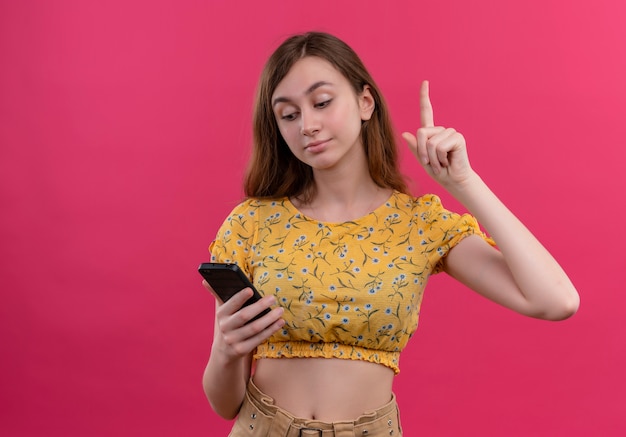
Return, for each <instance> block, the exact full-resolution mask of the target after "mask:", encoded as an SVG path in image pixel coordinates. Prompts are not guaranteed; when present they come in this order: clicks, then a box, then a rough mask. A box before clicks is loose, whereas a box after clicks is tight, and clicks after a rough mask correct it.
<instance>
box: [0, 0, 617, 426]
mask: <svg viewBox="0 0 626 437" xmlns="http://www.w3.org/2000/svg"><path fill="white" fill-rule="evenodd" d="M624 5H625V3H624V2H622V1H621V0H613V1H609V0H596V1H593V2H592V1H562V2H558V1H552V2H551V1H545V0H527V1H524V2H504V1H503V2H496V1H471V2H470V1H466V0H449V1H431V2H416V1H395V2H380V1H379V2H368V1H364V0H356V1H326V0H319V1H316V2H299V1H292V2H285V3H284V4H283V3H282V2H275V1H274V2H270V1H261V2H252V1H250V2H241V1H226V0H224V1H215V2H207V1H174V0H172V1H165V0H151V1H148V0H143V1H138V0H132V1H126V0H114V1H111V0H109V1H82V0H74V1H60V0H59V1H54V2H52V1H45V0H42V1H35V0H31V1H24V2H18V1H2V2H0V261H1V262H0V298H1V302H0V357H1V358H2V359H0V435H7V436H42V435H45V436H86V435H89V436H113V435H115V436H137V435H150V436H174V435H176V436H207V435H211V436H213V435H215V436H220V435H226V432H227V431H226V430H227V429H229V426H230V424H229V423H228V422H226V421H224V420H222V419H220V418H218V417H217V416H216V415H215V414H213V413H212V411H211V410H210V408H209V405H208V403H206V401H205V400H204V395H203V393H202V389H201V385H200V378H201V374H202V371H203V368H204V365H205V362H206V359H207V357H208V353H209V345H210V342H211V337H212V315H213V305H214V304H213V300H212V298H211V297H210V296H209V295H208V294H207V293H205V292H204V289H203V288H202V287H201V286H200V278H199V276H198V274H197V273H196V271H195V269H196V267H197V265H198V264H199V263H200V262H201V261H205V260H207V259H208V253H207V246H208V244H209V242H210V240H211V239H212V237H213V235H214V233H215V231H216V230H217V227H218V225H219V224H220V222H221V221H222V220H223V218H224V216H225V214H226V213H227V212H228V211H230V209H231V207H232V206H233V205H234V204H235V203H236V202H237V201H238V199H239V198H240V195H241V191H240V177H241V174H242V169H243V166H244V164H245V161H246V156H247V153H248V147H249V143H250V129H249V124H250V112H251V101H252V94H253V90H254V87H255V83H256V79H257V76H258V74H259V71H260V69H261V66H262V63H263V61H264V59H265V58H266V56H267V55H268V54H269V53H270V52H271V50H272V49H273V48H274V47H275V46H276V44H278V42H279V41H281V40H282V39H283V38H284V37H285V36H287V35H289V34H291V33H293V32H296V31H303V30H308V29H319V30H326V31H330V32H333V33H335V34H337V35H338V36H340V37H342V38H343V39H345V40H346V41H347V42H348V43H350V44H351V45H352V46H353V47H354V48H355V49H356V50H357V51H358V52H359V53H360V54H361V55H362V57H363V59H364V61H365V62H366V64H367V65H368V66H369V67H370V69H371V71H372V73H373V74H374V76H375V77H376V78H377V80H378V82H379V85H380V86H381V87H382V89H383V91H384V92H385V93H386V97H387V100H388V102H389V104H390V106H391V110H392V114H393V117H394V120H395V124H396V126H397V127H398V129H399V130H405V129H415V128H416V127H417V123H418V112H417V111H418V105H417V91H418V85H419V82H420V81H421V80H422V79H424V78H428V79H430V80H431V91H432V98H433V104H434V105H435V117H436V118H435V120H436V121H437V122H438V123H441V124H445V125H451V126H454V127H456V128H457V129H459V130H460V131H462V132H463V133H464V134H465V136H466V138H467V140H468V144H469V151H470V156H471V159H472V162H473V164H474V166H475V167H476V168H477V169H478V170H479V172H480V173H481V174H482V176H483V178H484V179H485V180H486V181H487V182H488V183H490V184H491V185H492V186H493V187H494V189H495V191H496V192H497V193H498V194H499V195H500V196H501V197H502V199H503V200H505V202H506V203H507V204H508V205H509V206H510V207H511V209H513V210H514V211H515V212H516V213H517V214H518V215H519V216H520V217H521V218H522V219H523V220H524V221H525V222H526V223H527V225H528V226H529V227H530V228H531V229H532V230H533V231H535V233H536V234H537V235H538V236H539V237H540V238H541V239H542V241H543V242H544V243H545V245H546V246H547V247H548V248H549V249H551V250H552V251H553V253H554V254H555V255H556V257H557V258H558V259H559V260H560V261H561V263H562V264H563V266H564V267H565V268H566V270H567V271H568V272H569V273H570V275H571V277H572V279H573V281H574V283H575V284H576V285H577V286H578V288H579V290H580V293H581V297H582V306H581V309H580V311H579V313H578V314H577V315H576V316H575V317H574V318H573V319H571V320H568V321H566V322H564V323H559V324H555V323H549V322H541V321H536V320H531V319H526V318H523V317H521V316H518V315H516V314H513V313H511V312H509V311H507V310H505V309H502V308H500V307H497V306H495V305H493V304H491V303H489V302H486V301H483V300H482V299H481V298H479V297H477V296H475V295H474V294H472V293H471V292H468V291H467V290H465V289H463V288H462V287H460V286H458V285H456V284H454V283H452V282H451V281H450V280H448V279H446V278H444V277H443V276H442V277H436V278H434V279H433V280H432V281H431V284H430V288H429V289H428V291H427V295H426V298H425V302H424V306H423V311H422V322H421V326H420V329H419V330H418V333H417V335H416V336H415V337H414V338H413V340H412V343H411V344H410V346H409V349H408V350H407V352H406V353H405V354H404V355H403V357H402V373H401V374H400V376H399V377H398V378H397V380H396V385H395V390H396V392H397V394H398V398H399V400H400V402H401V407H402V412H403V418H404V427H405V431H406V432H405V434H406V435H407V436H415V435H423V436H463V435H466V436H474V435H481V436H503V435H506V436H528V435H533V436H561V435H567V436H588V435H606V436H608V435H624V434H623V433H625V432H626V419H624V414H623V413H624V411H626V377H625V376H624V369H625V368H626V348H625V347H624V344H626V343H625V338H624V334H625V332H626V329H625V328H624V324H623V321H622V320H620V319H623V316H622V313H623V310H622V309H623V308H624V306H625V305H626V294H625V293H624V291H623V288H624V287H623V276H624V275H623V274H624V268H625V265H624V255H623V251H624V243H625V242H626V241H625V240H626V238H625V232H624V224H623V223H624V217H625V215H626V208H625V207H624V190H625V189H626V183H625V182H626V178H625V176H624V163H625V161H626V152H625V150H626V148H625V147H624V142H625V141H624V107H625V105H624V104H625V102H626V80H625V79H624V78H626V27H625V26H624V17H625V14H626V6H624ZM403 157H404V160H403V167H404V169H405V171H406V172H407V173H408V174H410V175H411V176H412V177H413V178H414V180H415V181H416V184H417V186H418V188H417V189H416V191H417V190H419V191H431V190H438V189H437V187H435V186H434V185H433V184H432V183H431V182H429V181H428V180H427V176H426V175H424V174H423V173H422V172H421V170H420V168H419V166H418V165H417V164H416V163H415V162H414V161H413V160H412V157H411V156H410V155H409V154H408V153H406V151H405V150H403ZM437 192H440V191H437ZM442 197H443V198H444V200H445V201H447V203H448V205H449V206H451V207H455V206H456V204H455V202H454V201H452V200H450V199H449V197H448V196H446V195H445V193H444V194H442Z"/></svg>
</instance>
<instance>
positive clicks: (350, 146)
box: [272, 56, 374, 170]
mask: <svg viewBox="0 0 626 437" xmlns="http://www.w3.org/2000/svg"><path fill="white" fill-rule="evenodd" d="M272 108H273V110H274V116H275V117H276V122H277V123H278V128H279V130H280V133H281V135H282V136H283V139H284V140H285V142H286V143H287V145H288V146H289V149H290V150H291V152H292V153H293V154H294V155H295V156H296V157H297V158H298V159H299V160H300V161H302V162H304V163H305V164H307V165H310V166H311V167H312V168H313V169H314V170H328V169H332V168H336V167H337V166H338V165H341V164H342V163H347V164H348V165H350V163H354V162H355V161H354V159H355V158H358V159H359V160H362V159H363V157H364V151H363V144H362V143H361V122H362V121H363V120H369V119H370V117H371V116H372V113H373V111H374V98H373V97H372V95H371V93H370V90H369V87H368V86H365V88H364V89H363V91H362V92H361V93H360V94H359V95H357V94H356V93H355V92H354V89H353V88H352V86H351V85H350V83H349V82H348V80H347V79H346V78H345V77H344V76H343V75H342V74H341V73H340V72H339V71H338V70H337V69H336V68H335V67H334V66H333V65H332V64H330V63H329V62H328V61H326V60H325V59H322V58H318V57H314V56H308V57H305V58H302V59H300V60H299V61H298V62H296V63H295V64H294V65H293V67H291V70H289V73H287V75H286V76H285V77H284V79H283V80H282V81H281V82H280V83H279V84H278V86H277V87H276V90H275V91H274V94H273V95H272Z"/></svg>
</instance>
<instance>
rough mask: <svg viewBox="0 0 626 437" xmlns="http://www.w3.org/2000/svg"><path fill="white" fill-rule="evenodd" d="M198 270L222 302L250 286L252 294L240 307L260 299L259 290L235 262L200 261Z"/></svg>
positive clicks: (262, 314)
mask: <svg viewBox="0 0 626 437" xmlns="http://www.w3.org/2000/svg"><path fill="white" fill-rule="evenodd" d="M198 271H199V272H200V274H201V275H202V277H203V278H204V279H206V281H207V282H208V283H209V285H210V286H211V288H212V289H213V290H215V292H216V293H217V295H218V296H219V297H220V299H222V302H226V301H227V300H228V299H230V298H231V297H233V296H234V295H235V294H236V293H238V292H240V291H241V290H243V289H244V288H246V287H250V288H251V289H252V293H253V294H252V297H251V298H250V299H248V300H247V301H246V302H245V303H244V304H243V305H242V308H243V307H246V306H248V305H251V304H253V303H254V302H256V301H257V300H259V299H261V295H260V294H259V292H258V291H257V290H256V289H255V288H254V285H252V283H251V282H250V280H249V279H248V277H247V276H246V275H245V273H244V272H243V271H241V269H240V268H239V266H238V265H237V264H225V263H202V264H200V267H198ZM269 312H270V309H269V308H266V309H265V310H263V311H262V312H261V313H260V314H257V315H256V316H255V317H254V318H253V319H251V320H250V321H249V322H248V323H250V322H252V321H254V320H256V319H258V318H259V317H262V316H264V315H265V314H267V313H269Z"/></svg>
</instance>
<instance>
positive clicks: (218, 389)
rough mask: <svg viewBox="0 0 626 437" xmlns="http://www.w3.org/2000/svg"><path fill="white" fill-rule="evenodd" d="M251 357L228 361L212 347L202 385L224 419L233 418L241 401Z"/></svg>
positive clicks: (213, 405)
mask: <svg viewBox="0 0 626 437" xmlns="http://www.w3.org/2000/svg"><path fill="white" fill-rule="evenodd" d="M251 361H252V357H251V355H249V356H244V357H242V358H239V359H237V360H232V361H228V360H227V359H225V357H224V355H223V354H220V353H219V352H218V351H217V350H216V348H215V347H214V348H213V349H212V351H211V356H210V358H209V362H208V363H207V366H206V369H205V370H204V376H203V378H202V385H203V387H204V392H205V394H206V396H207V399H208V400H209V403H210V404H211V407H212V408H213V410H214V411H215V412H216V413H217V414H219V415H220V416H221V417H223V418H225V419H233V418H234V417H235V416H236V415H237V413H238V412H239V408H240V407H241V403H242V402H243V399H244V396H245V391H246V384H247V382H248V379H249V378H250V365H251Z"/></svg>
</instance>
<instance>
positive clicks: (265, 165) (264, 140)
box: [244, 32, 408, 202]
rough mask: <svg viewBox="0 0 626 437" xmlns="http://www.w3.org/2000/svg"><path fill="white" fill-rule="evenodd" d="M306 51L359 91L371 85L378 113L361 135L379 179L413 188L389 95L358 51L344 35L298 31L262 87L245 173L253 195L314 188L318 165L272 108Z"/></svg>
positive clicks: (307, 195) (268, 68)
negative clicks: (304, 156)
mask: <svg viewBox="0 0 626 437" xmlns="http://www.w3.org/2000/svg"><path fill="white" fill-rule="evenodd" d="M306 56H317V57H319V58H322V59H325V60H326V61H328V62H330V63H331V64H332V65H333V66H334V67H335V68H336V69H337V70H338V71H339V72H340V73H341V74H342V75H343V76H344V77H345V78H346V79H347V80H348V82H350V84H351V85H352V87H353V88H354V91H355V93H356V94H357V95H359V94H361V92H363V87H364V86H365V85H369V87H370V92H371V94H372V96H373V98H374V101H375V108H374V113H373V114H372V117H371V118H370V120H367V121H364V122H363V124H362V126H361V141H362V143H363V147H364V149H365V154H366V156H367V161H368V166H369V172H370V175H371V177H372V179H373V180H374V182H375V183H376V184H377V185H379V186H381V187H385V188H386V187H389V188H393V189H396V190H398V191H401V192H404V193H408V189H407V186H406V182H405V180H404V177H403V176H402V174H401V173H400V170H399V168H398V151H397V148H396V141H395V139H394V136H393V129H392V125H391V120H390V117H389V113H388V110H387V106H386V104H385V101H384V100H383V97H382V94H381V93H380V90H379V89H378V87H377V86H376V84H375V83H374V80H373V79H372V77H371V76H370V74H369V73H368V71H367V70H366V68H365V66H364V65H363V62H362V61H361V59H359V57H358V55H357V54H356V53H355V52H354V50H352V49H351V48H350V47H349V46H348V45H347V44H346V43H344V42H343V41H341V40H340V39H338V38H336V37H334V36H332V35H329V34H327V33H321V32H309V33H305V34H302V35H295V36H292V37H290V38H288V39H287V40H285V41H284V42H283V43H282V44H281V45H280V46H279V47H278V49H276V51H275V52H274V53H273V54H272V55H271V56H270V58H269V59H268V61H267V64H266V65H265V68H264V70H263V73H262V74H261V78H260V80H259V85H258V89H257V95H256V101H255V105H254V116H253V141H254V145H253V149H252V156H251V158H250V162H249V165H248V169H247V171H246V175H245V178H244V191H245V194H246V196H248V197H256V198H279V197H285V196H287V197H296V196H302V198H303V200H304V201H305V202H306V201H310V200H311V196H312V195H313V194H314V191H313V190H314V184H313V182H314V181H313V170H312V168H311V167H309V166H308V165H306V164H304V163H303V162H302V161H300V160H299V159H297V158H296V157H295V156H294V155H293V154H292V153H291V151H290V150H289V147H288V146H287V143H285V140H284V139H283V137H282V135H281V134H280V132H279V130H278V124H277V123H276V119H275V117H274V112H273V110H272V103H271V99H272V94H273V93H274V91H275V90H276V87H277V86H278V84H279V83H280V81H281V80H283V78H284V77H285V76H286V75H287V73H288V72H289V70H290V69H291V67H292V66H293V65H294V64H295V63H296V62H297V61H298V60H300V59H302V58H304V57H306Z"/></svg>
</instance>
